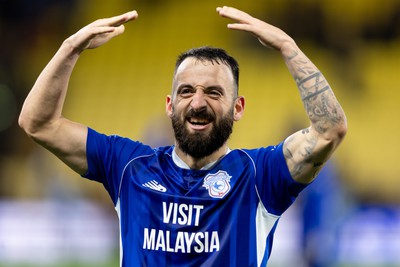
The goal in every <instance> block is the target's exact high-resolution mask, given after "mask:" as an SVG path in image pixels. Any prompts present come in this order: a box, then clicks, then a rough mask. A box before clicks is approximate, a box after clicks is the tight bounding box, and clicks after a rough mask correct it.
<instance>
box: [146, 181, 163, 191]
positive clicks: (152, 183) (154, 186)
mask: <svg viewBox="0 0 400 267" xmlns="http://www.w3.org/2000/svg"><path fill="white" fill-rule="evenodd" d="M142 185H143V186H145V187H148V188H150V189H153V190H156V191H159V192H167V188H165V187H164V186H162V185H160V184H159V183H158V182H157V181H155V180H152V181H150V182H147V183H144V184H142Z"/></svg>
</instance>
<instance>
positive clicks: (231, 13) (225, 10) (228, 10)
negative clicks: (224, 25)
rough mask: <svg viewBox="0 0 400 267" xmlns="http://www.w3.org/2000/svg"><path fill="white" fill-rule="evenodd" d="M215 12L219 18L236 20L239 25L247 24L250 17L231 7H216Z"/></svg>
mask: <svg viewBox="0 0 400 267" xmlns="http://www.w3.org/2000/svg"><path fill="white" fill-rule="evenodd" d="M217 12H218V14H219V15H220V16H221V17H224V18H229V19H233V20H236V21H238V22H241V23H248V22H249V20H251V19H252V16H250V15H249V14H247V13H246V12H243V11H241V10H239V9H236V8H233V7H227V6H224V7H217Z"/></svg>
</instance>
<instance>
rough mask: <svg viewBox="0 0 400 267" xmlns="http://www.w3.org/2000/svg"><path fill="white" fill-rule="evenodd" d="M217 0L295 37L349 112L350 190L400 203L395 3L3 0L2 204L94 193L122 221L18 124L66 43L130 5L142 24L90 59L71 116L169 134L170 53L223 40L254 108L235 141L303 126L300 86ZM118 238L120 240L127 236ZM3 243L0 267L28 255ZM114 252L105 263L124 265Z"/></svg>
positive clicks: (340, 154)
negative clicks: (233, 23)
mask: <svg viewBox="0 0 400 267" xmlns="http://www.w3.org/2000/svg"><path fill="white" fill-rule="evenodd" d="M221 5H230V6H234V7H237V8H240V9H243V10H244V11H246V12H248V13H250V14H252V15H254V16H256V17H258V18H260V19H263V20H265V21H267V22H270V23H271V24H273V25H276V26H278V27H280V28H281V29H283V30H284V31H286V32H287V33H288V34H289V35H291V36H292V37H293V38H294V39H295V40H296V41H297V43H298V45H299V46H300V47H301V48H302V49H303V51H304V52H305V53H306V54H307V55H308V56H309V57H310V58H311V60H312V61H314V63H315V64H316V65H317V66H318V67H319V68H320V70H321V71H322V72H323V73H324V75H325V76H326V77H327V79H328V81H329V82H330V84H331V86H332V88H333V89H334V91H335V93H336V95H337V97H338V99H339V100H340V102H341V104H342V106H343V108H344V109H345V111H346V114H347V118H348V125H349V131H348V135H347V137H346V139H345V141H344V143H343V144H342V145H341V147H340V148H339V149H338V151H337V153H336V154H335V157H334V161H335V164H336V165H335V168H336V170H337V171H338V173H340V178H339V179H340V181H341V183H342V185H343V187H344V188H345V190H346V191H347V192H349V194H350V195H351V198H352V201H355V202H357V203H363V204H367V205H377V206H384V207H391V208H393V207H397V206H398V204H399V202H400V186H399V182H398V180H399V173H400V164H398V159H397V153H398V150H399V148H400V138H399V136H400V123H399V119H398V116H399V115H400V105H399V104H398V102H399V100H400V79H399V76H400V73H399V64H400V1H398V0H379V1H378V0H268V1H267V0H263V1H237V0H236V1H233V0H226V1H211V0H202V1H177V0H149V1H138V0H135V1H134V0H114V1H105V0H97V1H96V0H85V1H74V0H40V1H39V0H37V1H29V0H2V1H1V2H0V15H1V17H0V40H1V42H0V140H1V141H0V200H1V201H2V202H3V203H5V205H7V204H8V203H15V202H17V203H20V202H23V203H25V202H28V203H42V202H43V201H44V202H47V201H50V202H51V201H59V202H61V203H63V202H65V201H68V203H73V205H79V202H76V200H82V201H88V202H94V203H96V205H98V206H99V207H101V209H102V211H101V212H102V213H101V214H103V213H104V214H107V215H106V216H109V218H110V220H111V222H113V223H115V224H116V223H117V222H116V218H115V215H114V211H113V207H112V202H111V201H110V199H109V197H108V196H107V195H106V192H105V190H103V188H102V186H101V185H98V184H96V183H93V182H89V181H86V180H84V179H80V178H79V176H78V175H76V174H74V173H73V172H72V171H70V170H69V169H67V167H65V166H63V164H62V163H60V162H58V160H57V159H55V158H54V157H53V156H51V155H50V154H49V153H48V152H46V151H44V149H42V148H40V147H38V146H37V145H36V144H34V143H33V142H32V141H31V140H29V138H28V137H26V136H25V134H24V133H23V132H22V131H21V130H20V129H19V128H18V126H17V117H18V113H19V110H20V108H21V105H22V103H23V100H24V98H25V97H26V95H27V94H28V92H29V90H30V88H31V87H32V85H33V84H34V82H35V80H36V77H37V76H38V75H39V73H40V71H41V70H42V69H43V68H44V66H45V65H46V63H47V62H48V61H49V60H50V59H51V57H52V56H53V55H54V53H55V52H56V51H57V49H58V47H59V46H60V44H61V43H62V41H63V40H64V39H65V38H67V37H68V36H69V35H71V34H73V33H74V32H76V31H77V30H79V29H80V28H81V27H83V26H84V25H86V24H88V23H90V22H92V21H93V20H95V19H98V18H102V17H109V16H113V15H117V14H120V13H123V12H126V11H129V10H132V9H136V10H137V11H138V13H139V19H138V20H137V21H134V22H133V23H129V24H128V25H126V30H125V33H124V34H123V35H122V36H120V37H118V38H116V39H113V40H112V41H111V42H110V43H107V44H106V45H104V46H102V47H100V48H98V49H96V50H90V51H85V53H84V54H83V55H82V57H81V59H80V61H79V62H78V64H77V66H76V68H75V71H74V72H73V75H72V78H71V81H70V86H69V93H68V97H67V101H66V104H65V109H64V116H66V117H68V118H70V119H72V120H75V121H78V122H81V123H83V124H86V125H88V126H90V127H93V128H95V129H96V130H98V131H100V132H104V133H107V134H115V133H116V134H119V135H123V136H127V137H130V138H132V139H135V140H143V141H148V142H153V141H154V140H155V139H157V138H159V136H158V135H157V134H159V133H163V134H164V136H162V138H164V139H166V140H170V132H169V131H167V130H165V127H167V126H168V121H167V118H166V116H165V112H164V106H165V97H166V95H167V94H169V92H170V89H171V77H172V72H173V66H174V63H175V58H176V56H177V55H178V54H179V53H180V52H183V51H185V50H186V49H189V48H191V47H196V46H202V45H212V46H218V47H223V48H225V49H226V50H227V51H228V52H229V53H230V54H232V55H233V56H234V57H236V58H237V59H238V61H239V63H240V66H241V79H240V94H242V95H244V96H245V97H246V101H247V106H246V112H245V115H244V117H243V119H242V120H241V121H240V122H238V123H236V125H235V130H234V134H233V136H232V138H231V140H230V146H231V147H232V148H236V147H247V148H252V147H259V146H266V145H270V144H276V143H278V142H280V141H282V140H283V139H284V138H285V137H286V136H287V135H288V134H289V133H290V132H291V131H293V130H298V129H301V127H306V126H307V119H306V116H305V113H304V111H303V108H302V103H301V101H300V99H299V95H298V93H297V88H296V86H295V83H294V81H293V79H292V78H291V76H290V74H289V73H288V71H287V69H286V67H285V65H284V63H283V60H282V59H281V57H280V55H279V54H278V53H276V52H274V51H271V50H269V49H265V48H264V47H262V46H261V45H260V44H259V43H258V42H257V40H256V39H255V38H254V37H253V36H250V35H248V34H245V33H242V32H234V31H230V30H228V29H227V28H226V24H227V23H228V22H229V21H228V20H226V19H222V18H220V17H219V16H218V15H217V14H216V12H215V8H216V7H217V6H221ZM166 125H167V126H166ZM153 135H154V136H153ZM38 209H39V210H40V208H38ZM4 216H5V215H4V213H3V221H4V218H5V217H4ZM1 218H2V213H1V209H0V222H1V220H2V219H1ZM3 229H5V230H7V228H4V227H3ZM107 229H108V228H107ZM110 229H112V231H115V233H116V235H117V234H118V233H117V231H116V230H115V229H114V228H113V227H111V228H110ZM396 229H397V228H396ZM5 230H4V231H5ZM113 233H114V232H113ZM399 233H400V232H399ZM0 234H1V231H0ZM393 238H396V239H398V238H399V237H393ZM3 242H5V241H3ZM111 242H114V243H113V244H114V245H115V244H117V243H118V237H117V236H115V240H112V241H111ZM399 243H400V241H399ZM7 246H8V244H5V243H3V244H2V243H1V236H0V266H14V265H12V264H15V263H17V264H20V262H18V260H15V261H12V260H11V261H9V259H8V258H7V257H6V256H4V257H3V259H8V260H3V261H4V262H5V263H4V264H5V265H2V253H1V250H2V249H3V250H5V249H6V248H7ZM399 247H400V246H399ZM114 249H115V251H113V252H112V253H110V257H109V259H105V260H104V261H105V262H107V261H111V262H112V263H111V265H114V266H116V265H117V264H118V257H117V254H118V252H116V251H117V248H114ZM63 261H69V260H68V259H64V260H63ZM89 262H90V261H89ZM22 264H23V263H22ZM277 264H278V263H277ZM388 264H393V263H392V262H390V263H388ZM55 265H56V266H64V265H62V264H61V263H59V264H55ZM22 266H25V265H22ZM66 266H69V265H66ZM71 266H80V265H71ZM84 266H91V265H90V263H88V262H86V263H84ZM95 266H102V265H101V263H99V262H95ZM104 266H107V264H106V265H104ZM378 266H382V265H381V264H378ZM388 266H389V265H388ZM393 266H394V265H393ZM399 266H400V265H399Z"/></svg>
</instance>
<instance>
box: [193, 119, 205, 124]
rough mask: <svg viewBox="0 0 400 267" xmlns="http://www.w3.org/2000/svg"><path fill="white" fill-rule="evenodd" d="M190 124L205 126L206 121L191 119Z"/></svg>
mask: <svg viewBox="0 0 400 267" xmlns="http://www.w3.org/2000/svg"><path fill="white" fill-rule="evenodd" d="M190 123H193V124H207V123H208V121H207V120H201V119H191V120H190Z"/></svg>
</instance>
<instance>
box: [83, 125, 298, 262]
mask: <svg viewBox="0 0 400 267" xmlns="http://www.w3.org/2000/svg"><path fill="white" fill-rule="evenodd" d="M87 159H88V167H89V170H88V173H87V174H86V175H85V177H87V178H89V179H92V180H96V181H99V182H101V183H103V185H104V187H105V188H106V190H107V191H108V193H109V194H110V196H111V198H112V200H113V202H114V205H115V209H116V211H117V213H118V216H119V221H120V240H121V248H120V249H121V266H123V267H128V266H129V267H133V266H141V267H142V266H152V267H154V266H157V267H160V266H182V267H199V266H240V267H243V266H266V264H267V260H268V258H269V255H270V252H271V247H272V239H273V234H274V231H275V228H276V225H277V222H278V220H279V218H280V216H281V215H282V213H283V212H284V211H285V210H286V209H287V208H288V207H289V206H290V205H291V204H292V203H293V201H294V199H295V198H296V197H297V195H298V193H299V192H300V191H301V190H302V189H303V188H304V187H305V185H303V184H299V183H297V182H295V181H294V180H293V179H292V177H291V176H290V173H289V170H288V168H287V165H286V162H285V159H284V156H283V151H282V144H280V145H278V146H270V147H266V148H259V149H247V150H245V149H235V150H231V151H229V153H227V154H226V155H225V156H224V157H223V158H221V159H220V160H219V161H218V162H215V163H214V164H212V165H211V166H209V168H207V169H201V170H192V169H188V168H182V166H180V165H179V164H177V160H176V154H175V155H174V147H173V146H168V147H161V148H156V149H153V148H151V147H149V146H147V145H144V144H142V143H140V142H136V141H132V140H130V139H127V138H122V137H119V136H106V135H103V134H100V133H97V132H96V131H94V130H92V129H89V133H88V139H87Z"/></svg>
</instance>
